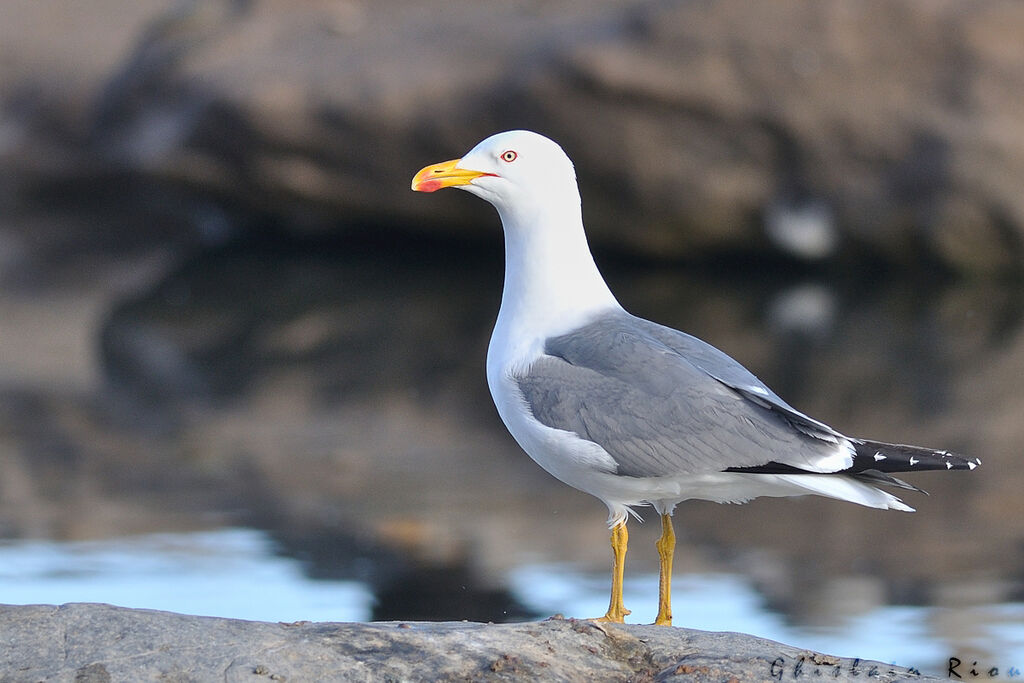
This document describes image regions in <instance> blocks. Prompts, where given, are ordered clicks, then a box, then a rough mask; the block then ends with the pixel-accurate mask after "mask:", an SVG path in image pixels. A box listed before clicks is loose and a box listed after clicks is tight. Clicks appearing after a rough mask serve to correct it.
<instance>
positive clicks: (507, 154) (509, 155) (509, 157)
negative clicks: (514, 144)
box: [501, 149, 519, 162]
mask: <svg viewBox="0 0 1024 683" xmlns="http://www.w3.org/2000/svg"><path fill="white" fill-rule="evenodd" d="M518 156H519V155H518V154H516V153H515V152H514V151H512V150H511V149H509V150H505V151H504V152H502V153H501V160H502V161H508V162H512V161H515V160H516V157H518Z"/></svg>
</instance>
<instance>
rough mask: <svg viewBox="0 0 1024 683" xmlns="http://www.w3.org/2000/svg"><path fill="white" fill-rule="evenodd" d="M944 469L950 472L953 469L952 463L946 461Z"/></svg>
mask: <svg viewBox="0 0 1024 683" xmlns="http://www.w3.org/2000/svg"><path fill="white" fill-rule="evenodd" d="M946 469H947V470H951V469H953V463H951V462H950V461H948V460H947V461H946Z"/></svg>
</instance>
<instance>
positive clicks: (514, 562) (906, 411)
mask: <svg viewBox="0 0 1024 683" xmlns="http://www.w3.org/2000/svg"><path fill="white" fill-rule="evenodd" d="M499 249H500V245H499V244H498V242H497V240H496V241H495V243H494V245H493V249H491V248H490V247H488V246H482V247H480V248H479V249H477V250H475V251H473V250H470V251H462V252H459V251H452V250H451V249H450V245H438V244H431V243H429V242H419V243H417V244H416V245H415V246H414V247H413V248H409V249H408V250H402V249H391V248H389V249H382V248H380V245H379V244H377V245H375V244H363V245H344V246H339V245H334V246H333V247H332V248H330V249H321V248H316V249H304V248H294V247H289V248H282V247H281V246H280V245H279V246H277V247H275V248H272V249H268V248H265V247H264V248H253V249H235V250H224V251H222V252H219V253H217V254H212V255H206V256H202V257H199V258H195V259H188V260H182V261H178V262H176V261H175V260H174V259H168V258H165V257H162V256H160V255H156V256H154V255H153V254H143V255H134V256H122V257H119V258H118V259H116V260H115V263H114V264H113V265H112V264H111V262H110V260H109V259H107V258H104V259H99V260H90V257H82V258H81V259H80V260H79V261H75V262H71V263H67V264H63V266H62V268H63V270H60V271H59V272H58V273H56V274H53V276H52V277H47V278H28V279H27V280H24V281H22V282H21V284H20V285H19V286H18V287H7V288H4V289H2V290H0V358H2V359H3V363H2V364H0V601H3V602H8V603H37V602H43V603H63V602H71V601H74V602H83V601H100V602H109V603H113V604H118V605H125V606H133V607H149V608H157V609H167V610H172V611H177V612H186V613H193V614H204V615H214V616H224V617H238V618H246V619H262V620H270V621H296V620H303V619H308V620H330V621H348V620H368V619H409V620H411V619H456V620H457V619H469V620H482V621H487V620H494V621H501V620H519V619H532V618H542V617H544V616H547V615H550V614H554V613H562V614H565V615H567V616H578V617H585V616H594V615H597V614H601V613H603V612H604V609H605V607H606V606H607V590H608V578H609V577H608V573H609V564H610V551H609V548H608V532H607V529H606V528H605V526H604V523H603V522H604V516H605V510H604V509H603V506H602V505H601V504H600V503H598V502H597V501H595V500H594V499H592V498H590V497H588V496H586V495H584V494H581V493H578V492H575V491H573V490H571V489H568V488H567V487H565V486H563V485H562V484H560V483H559V482H557V481H555V480H554V479H552V478H551V477H549V476H548V475H547V474H545V473H544V472H542V471H540V470H539V468H537V467H536V465H534V464H533V463H532V462H531V461H530V460H529V459H528V458H526V457H525V456H524V455H523V454H522V453H521V452H519V450H518V448H517V447H516V446H515V444H514V443H513V442H512V441H511V439H510V438H509V437H508V435H507V434H506V433H505V432H504V430H503V428H502V426H501V424H500V422H499V421H498V420H497V417H496V416H495V414H494V411H493V408H492V407H491V405H490V400H489V397H488V395H487V392H486V385H485V383H484V380H483V356H484V351H485V348H486V343H487V337H488V334H489V326H490V324H491V322H492V320H493V317H494V315H495V313H496V310H497V303H498V301H497V299H498V293H499V290H500V281H501V260H500V259H501V255H500V251H499ZM92 258H95V257H92ZM601 258H602V260H603V261H604V262H605V263H606V264H607V267H606V270H607V275H608V279H609V280H610V282H611V284H612V287H613V289H614V290H615V291H616V292H617V293H618V295H619V298H620V300H621V301H622V302H623V303H624V304H626V305H627V307H628V308H630V309H631V310H633V311H634V312H637V313H639V314H642V315H644V316H646V317H650V318H653V319H656V320H659V321H661V322H665V323H667V324H670V325H673V326H676V327H680V328H682V329H686V330H688V331H691V332H694V333H697V334H699V335H700V336H702V337H704V338H706V339H708V340H709V341H711V342H713V343H715V344H716V345H718V346H720V347H722V348H725V349H726V350H727V351H729V352H730V353H731V354H733V355H734V356H736V357H737V358H740V359H742V360H743V362H744V363H746V364H747V365H749V366H750V367H751V368H752V369H753V370H754V371H755V372H756V373H757V374H759V375H760V376H761V377H762V378H763V379H764V380H765V381H766V382H768V384H769V385H770V386H772V387H773V388H774V389H776V391H778V392H779V393H780V394H781V395H782V396H784V397H785V398H786V399H787V400H788V401H790V402H791V403H792V404H794V405H795V406H797V407H798V408H800V409H802V410H805V411H807V412H808V413H809V414H811V415H814V416H815V417H818V418H821V419H823V420H825V421H827V422H830V423H831V424H833V425H834V426H835V427H837V428H840V429H843V430H845V431H847V432H848V433H852V434H858V435H863V436H866V437H873V438H879V439H888V440H899V441H907V442H912V443H921V444H924V445H934V446H941V447H945V448H949V449H952V450H957V451H961V452H963V453H966V454H970V455H972V456H980V457H981V458H982V460H983V466H982V467H981V468H979V469H978V470H977V471H975V472H971V473H949V474H947V473H942V472H939V473H927V474H920V475H917V476H914V477H913V479H912V480H913V483H915V484H917V485H919V486H921V487H923V488H925V489H927V490H928V491H929V492H930V493H931V494H932V495H930V496H922V495H919V494H913V493H907V494H906V495H904V496H903V497H904V499H905V501H906V502H907V503H909V504H911V505H913V506H914V507H916V508H917V509H918V512H917V513H916V514H903V513H896V512H881V511H876V510H867V509H863V508H859V507H856V506H853V505H849V504H842V503H837V502H834V501H826V500H823V499H815V498H807V499H801V500H796V501H786V500H765V499H762V500H757V501H754V502H752V503H750V504H748V505H745V506H719V505H713V504H709V503H701V502H693V503H686V504H684V505H681V506H680V508H679V509H678V510H677V513H676V519H677V534H678V537H679V546H678V550H677V559H676V567H677V570H676V573H675V579H674V598H675V601H674V608H675V609H674V611H675V616H676V623H678V624H680V625H685V626H689V627H694V628H703V629H711V630H730V631H744V632H748V633H753V634H756V635H760V636H763V637H767V638H770V639H773V640H779V641H783V642H786V643H789V644H792V645H797V646H800V647H806V648H809V649H816V650H823V651H826V652H830V653H833V654H839V655H845V656H852V657H863V658H871V659H878V660H882V661H885V662H896V663H899V664H901V665H905V666H914V667H917V668H919V669H921V670H922V671H931V672H935V673H940V674H944V673H945V668H944V666H945V664H944V663H945V661H946V660H947V658H948V657H951V656H956V657H959V658H960V659H962V660H963V661H965V662H972V661H978V662H981V663H991V664H990V666H998V667H1000V670H1001V671H1002V672H1004V673H1006V672H1008V671H1009V670H1010V668H1011V667H1018V668H1024V609H1022V606H1021V599H1022V596H1024V582H1022V575H1024V572H1022V568H1024V542H1022V541H1024V497H1021V496H1020V491H1021V490H1024V468H1020V467H1019V458H1018V457H1017V455H1018V453H1019V444H1020V443H1021V441H1022V439H1024V421H1022V420H1021V419H1020V418H1021V415H1024V398H1022V396H1021V392H1020V390H1019V385H1020V381H1019V378H1020V377H1021V376H1022V375H1024V327H1022V325H1021V322H1022V313H1021V312H1022V309H1024V306H1022V303H1021V301H1022V296H1021V291H1022V290H1021V287H1020V286H1019V283H993V282H957V281H951V282H941V281H938V280H936V279H935V278H928V277H925V278H908V277H893V276H885V275H884V274H881V273H877V272H870V273H865V272H862V271H859V270H853V271H852V272H848V273H844V272H843V269H842V268H833V269H828V270H823V271H821V272H816V271H802V272H797V273H790V272H788V271H787V270H786V269H784V268H782V269H780V268H777V267H769V266H764V267H752V266H751V265H750V264H723V265H722V267H721V268H716V269H714V270H713V271H712V272H709V271H703V272H702V271H699V270H696V271H695V270H693V269H690V268H685V267H681V266H680V267H673V266H668V265H666V266H662V267H651V266H650V265H629V264H618V265H617V266H616V264H615V262H614V260H613V259H610V258H609V257H608V255H603V256H601ZM868 275H870V277H868ZM902 493H903V492H901V494H902ZM642 512H644V511H642ZM645 514H647V516H648V517H650V511H646V513H645ZM655 521H656V520H655ZM657 526H658V525H657V524H651V523H649V522H648V523H645V524H637V523H632V524H631V534H630V544H631V545H630V552H629V556H628V558H627V574H626V596H625V597H626V604H627V606H628V607H629V608H630V609H632V610H633V614H632V615H631V617H630V621H635V622H649V621H651V620H653V618H654V613H655V610H656V598H657V575H656V572H657V564H656V555H655V552H654V547H653V544H654V540H655V538H656V536H657V533H658V529H657ZM980 665H981V664H979V666H980ZM987 669H988V666H986V670H987Z"/></svg>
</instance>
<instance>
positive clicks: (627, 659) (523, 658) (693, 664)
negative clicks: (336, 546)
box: [0, 604, 938, 683]
mask: <svg viewBox="0 0 1024 683" xmlns="http://www.w3.org/2000/svg"><path fill="white" fill-rule="evenodd" d="M806 677H810V678H814V679H831V680H848V679H857V680H871V681H899V680H918V681H925V680H938V679H933V678H929V677H927V676H921V675H918V674H916V673H915V672H912V671H908V670H906V669H902V668H899V667H895V666H893V665H890V664H882V663H880V662H871V661H863V660H854V659H845V658H840V657H833V656H829V655H825V654H821V653H816V652H810V651H807V650H801V649H798V648H795V647H791V646H788V645H783V644H780V643H775V642H772V641H769V640H764V639H761V638H755V637H754V636H748V635H743V634H738V633H710V632H704V631H694V630H689V629H684V628H663V627H656V626H641V625H614V626H613V625H603V624H596V623H594V622H590V621H579V620H574V619H570V620H565V619H561V618H553V619H549V620H547V621H542V622H528V623H520V624H481V623H469V622H377V623H312V622H297V623H292V624H284V623H276V624H274V623H264V622H252V621H240V620H235V619H220V618H213V617H196V616H188V615H183V614H174V613H170V612H159V611H154V610H137V609H127V608H122V607H113V606H110V605H100V604H67V605H61V606H55V605H27V606H14V605H3V606H0V681H75V682H76V683H80V682H92V683H96V682H100V681H155V680H160V681H212V680H218V681H259V680H273V681H325V680H346V681H418V680H431V681H453V680H458V681H478V680H480V681H490V680H519V679H521V680H541V679H543V680H546V681H593V680H621V681H627V680H628V681H770V680H793V679H799V678H806Z"/></svg>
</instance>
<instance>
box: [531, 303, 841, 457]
mask: <svg viewBox="0 0 1024 683" xmlns="http://www.w3.org/2000/svg"><path fill="white" fill-rule="evenodd" d="M516 380H517V383H518V386H519V389H520V390H521V391H522V394H523V398H524V399H525V401H526V403H527V405H528V406H529V407H530V409H531V410H532V412H533V415H534V417H535V418H536V419H537V420H539V421H540V422H542V423H543V424H545V425H547V426H549V427H554V428H557V429H563V430H567V431H571V432H575V433H576V434H578V435H579V436H581V437H582V438H585V439H588V440H590V441H593V442H595V443H597V444H599V445H601V447H602V448H604V449H605V450H606V451H607V452H608V453H609V454H610V455H611V456H612V458H613V459H614V460H615V461H616V463H617V464H618V473H619V474H623V475H628V476H636V477H655V476H664V475H667V474H681V473H699V472H720V471H722V470H725V469H728V468H750V467H759V466H763V465H766V464H768V463H781V464H785V465H790V466H792V467H796V468H799V469H802V470H805V471H822V469H821V468H822V465H821V461H822V460H823V459H825V458H827V457H829V456H831V457H832V458H834V457H835V454H836V452H837V448H838V447H839V446H838V442H839V439H841V438H842V437H841V436H840V435H838V434H837V433H836V432H834V431H833V430H831V429H830V428H829V427H827V426H826V425H823V424H821V423H820V422H817V421H815V420H812V419H811V418H809V417H807V416H805V415H803V414H802V413H799V412H798V411H796V410H794V409H793V408H791V407H790V406H789V405H788V404H786V403H785V402H784V401H782V399H780V398H778V397H777V396H776V395H775V394H774V393H773V392H771V390H769V389H768V388H767V387H765V386H764V385H763V384H762V383H761V382H760V381H759V380H758V379H757V378H756V377H754V375H752V374H751V373H750V372H749V371H748V370H746V369H745V368H743V366H741V365H740V364H739V363H737V362H736V361H734V360H732V359H731V358H729V357H728V356H727V355H725V354H724V353H722V352H721V351H718V350H717V349H715V348H714V347H712V346H710V345H708V344H705V343H704V342H701V341H700V340H698V339H695V338H694V337H690V336H689V335H684V334H683V333H681V332H676V331H675V330H671V329H670V328H665V327H662V326H660V325H656V324H654V323H651V322H648V321H645V320H641V319H639V318H635V317H633V316H630V315H629V314H627V313H624V312H623V313H616V314H608V315H605V316H602V317H600V318H598V319H597V320H595V321H593V322H591V323H590V324H588V325H586V326H585V327H583V328H581V329H579V330H577V331H575V332H572V333H570V334H567V335H563V336H561V337H554V338H551V339H548V340H547V342H546V344H545V355H544V356H542V357H541V358H540V359H538V360H537V361H536V362H535V363H533V364H532V365H531V366H530V368H529V369H528V370H526V371H525V372H524V373H522V374H521V375H519V376H517V377H516ZM835 469H838V468H835Z"/></svg>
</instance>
